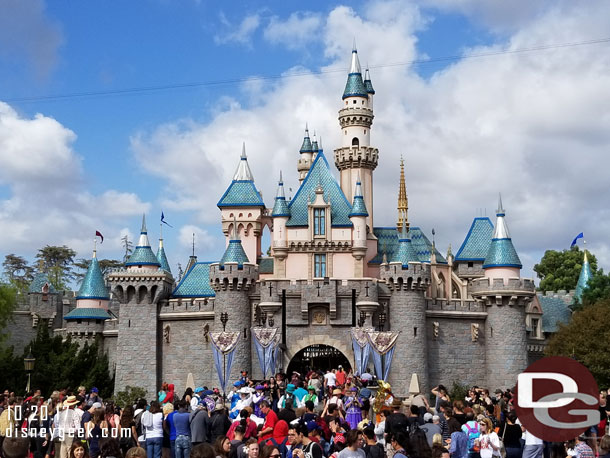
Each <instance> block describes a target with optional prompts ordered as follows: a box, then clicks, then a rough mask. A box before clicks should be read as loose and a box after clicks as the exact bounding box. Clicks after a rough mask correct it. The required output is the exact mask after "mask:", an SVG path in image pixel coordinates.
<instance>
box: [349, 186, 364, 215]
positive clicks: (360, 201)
mask: <svg viewBox="0 0 610 458" xmlns="http://www.w3.org/2000/svg"><path fill="white" fill-rule="evenodd" d="M348 216H349V217H350V218H351V217H353V216H369V212H368V211H367V210H366V205H365V203H364V197H363V196H362V184H361V183H360V178H358V181H357V182H356V189H355V192H354V203H353V204H352V211H351V212H350V213H349V215H348Z"/></svg>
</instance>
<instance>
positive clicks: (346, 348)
mask: <svg viewBox="0 0 610 458" xmlns="http://www.w3.org/2000/svg"><path fill="white" fill-rule="evenodd" d="M350 343H351V342H350ZM284 356H285V359H284V361H285V363H284V364H285V366H284V367H285V368H286V370H287V371H288V370H291V371H293V370H296V371H297V372H300V373H302V372H301V371H302V370H305V369H306V367H307V365H311V364H317V366H314V367H315V368H316V369H324V370H325V369H326V368H327V367H326V366H328V365H329V364H334V366H331V367H334V368H336V367H337V366H338V365H341V366H343V367H344V368H345V369H346V370H347V369H348V368H353V367H354V363H353V361H354V352H353V350H352V348H351V345H347V343H346V342H343V341H342V340H339V339H336V338H333V337H330V336H328V335H308V336H307V337H303V338H301V339H298V340H294V341H292V342H289V343H288V348H287V350H286V352H285V354H284ZM312 358H313V359H312ZM339 361H341V362H339ZM296 367H298V368H296ZM287 373H289V372H287Z"/></svg>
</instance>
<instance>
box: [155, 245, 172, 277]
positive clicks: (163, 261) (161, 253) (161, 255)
mask: <svg viewBox="0 0 610 458" xmlns="http://www.w3.org/2000/svg"><path fill="white" fill-rule="evenodd" d="M157 260H158V261H159V264H160V265H161V269H162V270H165V271H166V272H169V273H170V274H171V273H172V269H171V268H170V267H169V262H168V261H167V256H166V255H165V248H163V237H161V238H159V249H158V250H157Z"/></svg>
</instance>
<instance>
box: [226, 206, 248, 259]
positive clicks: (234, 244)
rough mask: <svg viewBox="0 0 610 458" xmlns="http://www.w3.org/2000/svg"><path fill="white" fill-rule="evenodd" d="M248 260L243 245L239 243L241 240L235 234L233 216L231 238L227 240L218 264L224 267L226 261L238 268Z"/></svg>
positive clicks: (235, 228)
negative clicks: (227, 242)
mask: <svg viewBox="0 0 610 458" xmlns="http://www.w3.org/2000/svg"><path fill="white" fill-rule="evenodd" d="M246 262H249V261H248V256H247V255H246V252H245V251H244V247H243V246H242V244H241V240H240V239H239V237H238V235H237V219H235V217H233V234H232V236H231V240H229V245H228V246H227V249H226V250H225V253H224V254H223V255H222V258H221V259H220V262H219V264H220V266H221V267H222V268H224V265H225V264H226V263H235V264H237V267H238V268H242V267H243V265H244V263H246Z"/></svg>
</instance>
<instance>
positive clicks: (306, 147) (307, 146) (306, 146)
mask: <svg viewBox="0 0 610 458" xmlns="http://www.w3.org/2000/svg"><path fill="white" fill-rule="evenodd" d="M312 152H313V148H312V146H311V140H310V139H309V127H308V126H307V123H305V136H304V137H303V144H302V145H301V149H300V150H299V153H312Z"/></svg>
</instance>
